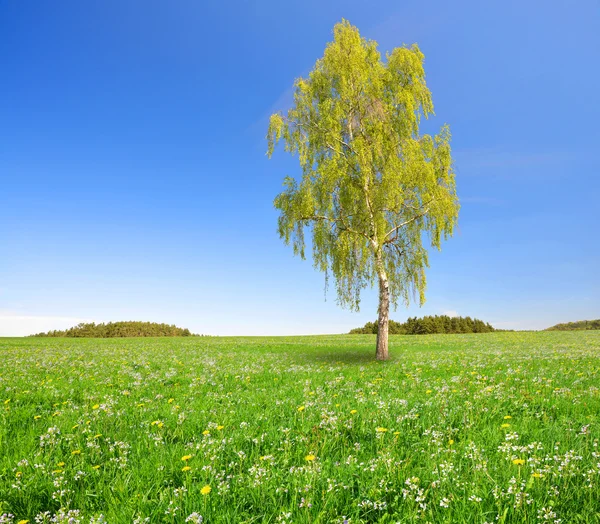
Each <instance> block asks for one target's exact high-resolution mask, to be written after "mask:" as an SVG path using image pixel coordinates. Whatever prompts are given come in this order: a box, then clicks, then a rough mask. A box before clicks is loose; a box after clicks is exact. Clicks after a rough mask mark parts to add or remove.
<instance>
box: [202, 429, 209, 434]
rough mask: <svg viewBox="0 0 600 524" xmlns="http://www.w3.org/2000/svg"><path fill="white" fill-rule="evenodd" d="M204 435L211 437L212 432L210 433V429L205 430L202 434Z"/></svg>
mask: <svg viewBox="0 0 600 524" xmlns="http://www.w3.org/2000/svg"><path fill="white" fill-rule="evenodd" d="M202 434H203V435H210V431H208V429H205V430H204V431H203V432H202Z"/></svg>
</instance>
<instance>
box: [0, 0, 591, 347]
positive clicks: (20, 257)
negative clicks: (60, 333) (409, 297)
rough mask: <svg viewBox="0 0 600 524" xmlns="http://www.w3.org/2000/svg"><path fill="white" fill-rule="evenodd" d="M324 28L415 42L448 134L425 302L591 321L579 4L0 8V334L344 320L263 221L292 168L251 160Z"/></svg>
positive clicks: (318, 52)
mask: <svg viewBox="0 0 600 524" xmlns="http://www.w3.org/2000/svg"><path fill="white" fill-rule="evenodd" d="M342 18H346V19H348V20H349V21H350V22H351V23H352V24H354V25H356V26H357V27H358V28H359V30H360V31H361V34H362V35H363V36H365V37H366V38H369V39H374V40H376V41H378V43H379V48H380V51H382V53H385V51H387V50H391V49H392V48H393V47H395V46H399V45H402V44H403V43H406V44H411V43H413V42H416V43H418V44H419V46H420V48H421V50H422V51H423V53H424V54H425V57H426V59H425V70H426V73H427V82H428V86H429V88H430V89H431V91H432V95H433V101H434V105H435V111H436V116H435V117H433V118H431V119H430V120H429V121H427V122H426V123H425V126H424V130H425V131H426V132H434V131H436V130H437V129H438V128H439V127H440V126H441V125H442V124H444V123H448V124H449V125H450V128H451V131H452V135H453V140H452V146H453V152H454V159H455V168H456V172H457V188H458V195H459V198H460V201H461V206H462V208H461V212H460V218H459V228H458V231H457V233H456V234H455V236H454V238H452V239H450V240H449V241H447V242H445V243H444V244H443V246H442V251H441V252H439V253H438V252H435V253H432V254H431V267H430V269H429V270H428V272H427V277H428V290H427V303H426V304H425V306H424V307H422V308H418V307H416V306H411V307H410V308H409V309H406V308H404V307H403V306H399V307H398V310H397V311H396V312H392V314H391V318H393V319H394V320H398V321H403V320H405V319H406V318H407V317H408V316H415V315H416V316H421V315H426V314H444V313H447V314H451V315H454V314H458V315H465V316H466V315H470V316H472V317H478V318H481V319H482V320H484V321H488V322H490V323H492V324H493V325H494V326H496V327H499V328H512V329H541V328H545V327H548V326H550V325H553V324H555V323H557V322H566V321H573V320H579V319H592V318H600V271H599V268H600V245H599V243H598V241H597V237H598V230H599V226H600V212H599V211H598V198H599V196H600V155H598V151H599V142H600V128H599V126H598V122H599V121H600V102H599V101H598V93H600V69H599V68H598V64H599V63H600V31H599V30H598V28H599V27H600V3H598V2H597V1H594V0H582V1H577V2H567V1H558V0H557V1H551V2H547V1H546V2H541V1H530V2H516V1H508V2H507V1H503V2H477V1H474V0H473V1H469V2H460V3H450V2H442V1H437V2H412V3H398V2H393V1H378V2H369V3H365V2H359V1H355V2H352V1H344V2H342V1H338V0H335V1H331V2H326V3H322V2H317V1H316V0H314V1H313V0H311V1H303V2H275V1H265V2H248V1H244V2H229V3H223V2H211V1H209V2H201V3H200V2H193V1H191V0H183V1H181V2H177V3H173V2H168V3H167V2H158V1H156V0H151V1H145V2H141V1H138V0H135V1H133V0H119V1H117V0H106V1H103V2H97V3H88V2H77V1H75V0H66V1H64V2H58V3H57V2H50V1H49V0H42V1H40V2H36V3H34V4H32V3H26V2H16V1H12V2H10V1H6V2H0V59H1V63H2V65H3V75H2V81H1V82H0V336H21V335H27V334H31V333H35V332H40V331H47V330H49V329H64V328H66V327H70V326H72V325H74V324H76V323H78V322H80V321H96V322H102V321H118V320H148V321H156V322H167V323H172V324H176V325H179V326H182V327H187V328H189V329H190V330H192V331H193V332H196V333H203V334H212V335H280V334H318V333H342V332H347V331H348V330H349V329H351V328H353V327H357V326H359V325H363V324H364V323H365V322H367V321H369V320H374V319H375V318H376V310H377V292H376V290H366V291H365V292H364V293H363V298H362V303H361V311H360V312H359V313H353V312H350V311H348V310H344V309H341V308H339V307H338V306H337V305H336V299H335V294H334V290H333V286H332V285H331V286H330V290H329V292H328V294H327V300H326V301H325V291H324V277H323V275H322V274H321V273H318V272H316V271H315V270H314V269H313V267H312V261H311V260H310V259H308V260H306V261H302V260H300V259H299V258H297V257H294V256H293V253H292V250H291V248H290V247H286V246H285V245H284V244H283V243H282V242H281V241H280V240H279V238H278V236H277V233H276V220H277V213H276V211H275V210H274V208H273V204H272V202H273V198H274V197H275V196H276V194H277V193H278V192H279V191H280V190H281V183H282V180H283V177H284V176H285V175H288V174H289V175H297V174H298V173H299V167H298V164H297V159H295V158H291V157H289V155H287V154H286V153H284V152H283V150H282V149H279V150H277V151H276V153H275V155H274V157H273V159H272V160H268V159H267V157H266V156H265V151H266V142H265V139H264V137H265V134H266V126H267V120H268V116H269V115H270V114H271V113H272V112H274V111H277V110H286V109H287V108H288V106H289V105H290V103H291V93H292V89H291V87H292V84H293V81H294V79H295V78H296V77H299V76H302V75H306V74H307V73H308V72H309V71H310V69H311V68H312V66H313V65H314V63H315V61H316V60H317V59H318V58H319V57H320V56H322V53H323V50H324V48H325V45H326V43H327V42H328V41H330V40H331V39H332V29H333V26H334V24H335V23H336V22H338V21H340V20H341V19H342Z"/></svg>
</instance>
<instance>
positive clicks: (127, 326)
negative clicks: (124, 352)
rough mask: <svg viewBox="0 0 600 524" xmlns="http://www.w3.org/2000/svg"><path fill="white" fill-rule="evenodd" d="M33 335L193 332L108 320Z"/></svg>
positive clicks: (125, 335) (175, 334)
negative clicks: (106, 321)
mask: <svg viewBox="0 0 600 524" xmlns="http://www.w3.org/2000/svg"><path fill="white" fill-rule="evenodd" d="M31 336H33V337H70V338H120V337H122V338H128V337H190V336H193V334H192V333H191V332H190V330H189V329H187V328H179V327H177V326H175V325H171V324H158V323H156V322H136V321H125V322H108V323H106V324H104V323H102V324H96V323H94V322H90V323H87V324H86V323H83V322H82V323H80V324H77V325H76V326H74V327H72V328H69V329H65V330H63V331H60V330H54V331H48V332H47V333H38V334H37V335H31Z"/></svg>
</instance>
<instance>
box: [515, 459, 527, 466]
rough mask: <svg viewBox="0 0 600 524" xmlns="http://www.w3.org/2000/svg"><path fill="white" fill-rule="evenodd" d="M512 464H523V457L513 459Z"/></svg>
mask: <svg viewBox="0 0 600 524" xmlns="http://www.w3.org/2000/svg"><path fill="white" fill-rule="evenodd" d="M513 464H516V465H517V466H522V465H523V464H525V461H524V460H523V459H514V460H513Z"/></svg>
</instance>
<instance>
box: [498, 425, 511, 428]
mask: <svg viewBox="0 0 600 524" xmlns="http://www.w3.org/2000/svg"><path fill="white" fill-rule="evenodd" d="M500 427H501V428H510V424H502V425H501V426H500Z"/></svg>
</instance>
